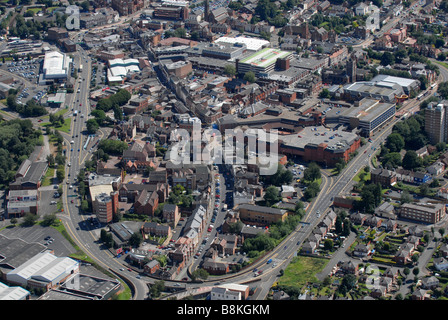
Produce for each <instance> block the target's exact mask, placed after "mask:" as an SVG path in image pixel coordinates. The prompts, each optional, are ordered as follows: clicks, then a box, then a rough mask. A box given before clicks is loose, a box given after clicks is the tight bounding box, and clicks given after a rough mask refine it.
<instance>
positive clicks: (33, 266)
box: [8, 252, 57, 279]
mask: <svg viewBox="0 0 448 320" xmlns="http://www.w3.org/2000/svg"><path fill="white" fill-rule="evenodd" d="M55 259H57V257H56V256H55V255H53V254H51V253H49V252H42V253H38V254H36V255H35V256H34V257H32V258H31V259H29V260H28V261H27V262H25V263H24V264H22V265H20V266H19V267H17V268H16V269H14V270H12V271H10V272H8V276H11V275H18V276H20V277H21V278H23V279H30V278H31V277H32V276H33V275H34V274H36V273H37V272H39V271H40V270H41V269H42V268H44V267H45V266H47V265H48V264H50V263H51V262H53V261H54V260H55Z"/></svg>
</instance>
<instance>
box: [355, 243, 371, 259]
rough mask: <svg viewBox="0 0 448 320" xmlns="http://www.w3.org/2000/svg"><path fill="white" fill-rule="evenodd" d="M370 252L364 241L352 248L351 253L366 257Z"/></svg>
mask: <svg viewBox="0 0 448 320" xmlns="http://www.w3.org/2000/svg"><path fill="white" fill-rule="evenodd" d="M369 253H370V248H369V246H368V245H366V244H364V243H359V244H358V245H356V247H355V248H354V250H353V255H354V256H357V257H367V256H368V255H369Z"/></svg>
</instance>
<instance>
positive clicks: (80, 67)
mask: <svg viewBox="0 0 448 320" xmlns="http://www.w3.org/2000/svg"><path fill="white" fill-rule="evenodd" d="M78 72H82V64H80V65H79V68H78Z"/></svg>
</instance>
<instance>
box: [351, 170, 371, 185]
mask: <svg viewBox="0 0 448 320" xmlns="http://www.w3.org/2000/svg"><path fill="white" fill-rule="evenodd" d="M362 173H364V179H363V181H369V180H370V172H365V171H364V170H359V172H358V174H357V175H356V176H355V177H354V178H353V180H354V181H356V182H359V181H361V178H360V177H359V175H360V174H362Z"/></svg>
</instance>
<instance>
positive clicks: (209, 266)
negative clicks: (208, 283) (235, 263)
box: [202, 259, 230, 275]
mask: <svg viewBox="0 0 448 320" xmlns="http://www.w3.org/2000/svg"><path fill="white" fill-rule="evenodd" d="M202 269H204V270H205V271H207V272H208V273H209V274H211V275H222V274H226V273H228V272H229V270H230V269H229V265H228V264H227V263H225V262H218V261H214V260H211V259H207V260H206V261H205V262H204V263H203V264H202Z"/></svg>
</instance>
